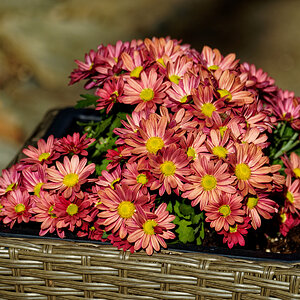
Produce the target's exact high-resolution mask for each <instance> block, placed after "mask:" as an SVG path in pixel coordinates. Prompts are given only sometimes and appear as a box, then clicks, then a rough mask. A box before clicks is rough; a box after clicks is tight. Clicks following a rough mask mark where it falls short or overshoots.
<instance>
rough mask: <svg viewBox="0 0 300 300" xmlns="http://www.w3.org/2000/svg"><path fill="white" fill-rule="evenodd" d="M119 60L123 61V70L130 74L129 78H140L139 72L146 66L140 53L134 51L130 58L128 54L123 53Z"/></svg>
mask: <svg viewBox="0 0 300 300" xmlns="http://www.w3.org/2000/svg"><path fill="white" fill-rule="evenodd" d="M121 58H122V60H123V69H125V70H127V71H129V72H130V73H129V76H130V77H131V78H140V75H141V72H142V71H143V70H144V67H145V65H146V62H145V61H144V58H143V57H142V54H141V52H140V51H137V50H135V51H133V53H132V55H131V56H130V55H129V54H128V53H126V52H123V53H122V54H121Z"/></svg>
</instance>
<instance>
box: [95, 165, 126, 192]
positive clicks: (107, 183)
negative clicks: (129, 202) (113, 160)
mask: <svg viewBox="0 0 300 300" xmlns="http://www.w3.org/2000/svg"><path fill="white" fill-rule="evenodd" d="M101 175H102V176H100V177H98V180H97V181H95V183H96V184H97V185H99V186H101V187H111V188H112V189H113V190H114V189H115V184H116V183H118V182H120V181H121V179H122V170H121V166H120V165H118V166H117V167H116V168H115V169H114V170H113V171H112V172H108V171H106V170H103V171H102V173H101Z"/></svg>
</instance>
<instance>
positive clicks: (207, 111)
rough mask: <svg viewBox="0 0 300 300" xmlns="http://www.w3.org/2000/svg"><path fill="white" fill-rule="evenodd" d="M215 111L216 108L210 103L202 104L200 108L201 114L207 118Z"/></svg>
mask: <svg viewBox="0 0 300 300" xmlns="http://www.w3.org/2000/svg"><path fill="white" fill-rule="evenodd" d="M215 110H216V107H215V106H214V105H213V104H212V103H204V104H203V105H202V107H201V112H202V113H203V114H204V115H205V116H207V117H209V118H210V117H211V116H212V113H213V112H214V111H215Z"/></svg>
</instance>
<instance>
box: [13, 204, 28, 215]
mask: <svg viewBox="0 0 300 300" xmlns="http://www.w3.org/2000/svg"><path fill="white" fill-rule="evenodd" d="M25 210H26V207H25V205H24V204H23V203H19V204H17V205H16V206H15V212H16V213H17V214H20V213H23V212H24V211H25Z"/></svg>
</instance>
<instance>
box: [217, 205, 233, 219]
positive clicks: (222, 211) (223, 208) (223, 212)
mask: <svg viewBox="0 0 300 300" xmlns="http://www.w3.org/2000/svg"><path fill="white" fill-rule="evenodd" d="M219 213H220V214H221V215H223V217H227V216H229V215H230V214H231V210H230V207H229V205H222V206H221V207H220V208H219Z"/></svg>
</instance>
